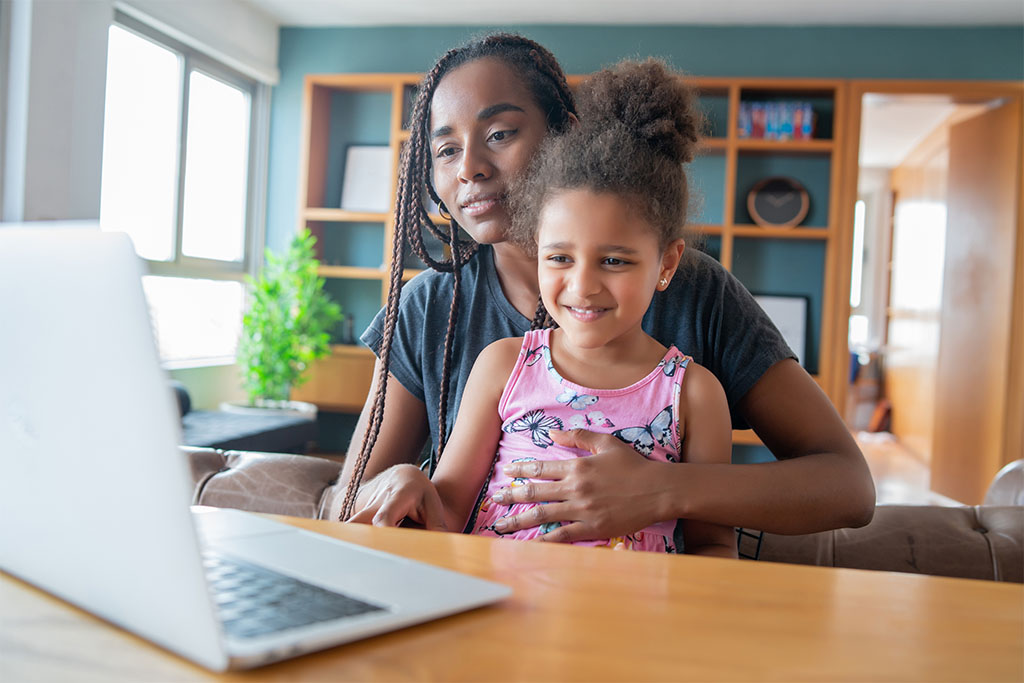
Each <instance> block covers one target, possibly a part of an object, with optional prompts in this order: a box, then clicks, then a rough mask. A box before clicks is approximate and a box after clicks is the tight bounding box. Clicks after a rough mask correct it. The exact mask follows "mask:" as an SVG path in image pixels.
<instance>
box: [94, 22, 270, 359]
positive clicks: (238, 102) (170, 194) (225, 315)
mask: <svg viewBox="0 0 1024 683" xmlns="http://www.w3.org/2000/svg"><path fill="white" fill-rule="evenodd" d="M115 21H116V23H114V24H113V25H111V27H110V32H109V43H108V51H107V86H106V110H105V119H104V130H103V172H102V186H101V196H100V226H101V228H102V229H103V230H115V231H122V232H126V233H127V234H128V235H129V236H130V237H131V238H132V241H133V242H134V244H135V249H136V252H137V253H138V254H139V256H140V257H142V258H143V259H145V260H146V262H147V264H148V269H149V275H147V276H146V277H144V278H143V286H144V288H145V291H146V297H147V299H148V301H149V306H150V312H151V314H152V316H153V323H154V331H155V333H156V337H157V343H158V346H159V348H160V356H161V358H162V360H163V361H164V362H165V363H174V364H180V363H198V362H211V361H214V362H215V361H221V362H223V361H227V360H232V359H233V358H234V355H235V348H236V345H237V341H238V333H239V329H240V325H241V318H242V308H243V306H244V299H245V295H244V285H243V279H244V276H245V274H246V273H249V272H252V270H253V268H254V261H255V260H256V259H255V257H256V256H257V255H258V254H259V247H258V245H259V243H260V241H261V240H262V233H261V231H260V230H257V229H256V227H255V226H256V224H257V222H258V221H257V216H256V215H255V214H256V213H257V212H256V210H255V208H254V207H256V206H257V200H256V195H257V194H259V193H258V192H256V191H255V189H254V187H253V183H252V182H250V180H251V179H252V178H254V177H257V175H258V174H256V173H255V172H254V166H255V163H256V162H255V159H257V158H259V157H260V156H261V155H259V154H256V147H257V144H258V143H257V141H258V140H260V139H261V136H259V135H255V134H254V131H255V129H256V128H257V127H258V126H257V124H256V120H257V118H258V116H257V114H258V112H259V111H260V109H261V98H264V99H265V97H266V94H265V91H264V86H262V85H259V84H257V83H256V82H255V81H253V80H252V79H249V78H247V77H245V76H243V75H241V74H239V73H237V72H235V71H233V70H231V69H229V68H228V67H226V66H224V65H222V64H219V63H218V62H216V61H214V60H212V59H211V58H209V57H207V56H205V55H203V54H202V53H199V52H198V51H196V50H194V49H192V48H190V47H188V46H185V45H182V44H180V43H178V42H176V41H175V40H173V39H171V38H169V37H167V36H164V35H162V34H160V33H158V32H156V31H155V30H154V29H152V28H150V27H148V26H146V25H145V24H142V23H140V22H138V21H136V20H134V19H132V18H130V17H127V16H124V15H122V14H120V13H118V14H117V16H116V18H115Z"/></svg>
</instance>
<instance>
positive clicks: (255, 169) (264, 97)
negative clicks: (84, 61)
mask: <svg viewBox="0 0 1024 683" xmlns="http://www.w3.org/2000/svg"><path fill="white" fill-rule="evenodd" d="M112 25H114V26H117V27H118V28H121V29H124V30H127V31H130V32H132V33H135V34H136V35H138V36H140V37H142V38H144V39H146V40H149V41H152V42H154V43H156V44H157V45H160V46H161V47H164V48H166V49H168V50H171V51H172V52H174V53H175V54H177V56H178V70H179V74H180V77H181V81H180V84H179V90H178V112H177V115H178V155H177V159H176V166H177V167H176V169H175V174H176V189H175V204H174V221H173V229H174V235H173V239H174V254H173V257H172V259H171V260H169V261H159V260H156V261H154V260H149V259H144V262H145V263H146V266H147V270H148V273H147V274H149V275H157V276H162V277H183V278H191V279H204V280H235V281H238V282H242V281H244V279H245V276H246V275H251V276H255V275H256V273H257V271H258V269H259V266H260V264H261V263H262V255H263V248H262V245H263V241H264V239H265V230H264V227H263V224H264V220H263V219H264V215H265V210H264V208H263V206H264V204H265V199H266V166H267V148H268V144H269V142H268V138H269V99H270V98H269V87H268V86H267V85H265V84H263V83H260V82H259V81H257V80H255V79H253V78H252V77H250V76H246V75H244V74H242V73H241V72H239V71H236V70H235V69H232V68H231V67H229V66H227V65H225V64H223V63H221V62H219V61H217V60H215V59H213V58H212V57H210V56H208V55H206V54H204V53H203V52H201V51H199V50H197V49H195V48H193V47H190V46H188V45H186V44H184V43H182V42H180V41H178V40H175V39H174V38H172V37H170V36H168V35H166V34H165V33H162V32H161V31H159V30H157V29H155V28H153V27H152V26H149V25H147V24H146V23H144V22H142V21H140V20H138V19H135V18H134V17H131V16H128V15H127V14H125V13H123V12H121V11H116V12H115V13H114V21H113V22H112ZM193 71H196V72H199V73H201V74H203V75H204V76H208V77H210V78H213V79H215V80H218V81H221V82H223V83H226V84H228V85H230V86H232V87H235V88H238V89H239V90H241V91H243V92H244V93H246V94H247V95H248V98H249V121H248V128H249V130H248V136H247V137H248V163H247V165H246V174H247V178H246V191H245V220H244V233H245V234H244V244H243V249H242V260H241V261H220V260H216V259H206V258H199V257H195V256H187V255H185V254H184V253H182V237H183V219H184V202H185V165H186V162H187V155H188V144H187V143H188V104H189V94H190V93H189V89H190V83H189V80H190V79H189V76H190V74H191V73H192V72H193Z"/></svg>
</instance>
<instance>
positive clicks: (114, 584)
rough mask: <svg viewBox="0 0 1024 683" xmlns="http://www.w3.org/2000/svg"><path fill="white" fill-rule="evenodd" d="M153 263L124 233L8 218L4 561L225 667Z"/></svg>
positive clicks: (0, 443)
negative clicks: (165, 363) (156, 336)
mask: <svg viewBox="0 0 1024 683" xmlns="http://www.w3.org/2000/svg"><path fill="white" fill-rule="evenodd" d="M141 274H142V270H141V265H140V262H139V259H138V258H137V257H136V256H135V252H134V250H133V249H132V245H131V242H130V241H129V239H128V238H127V237H126V236H125V235H123V234H120V233H102V232H100V231H99V230H97V229H81V228H79V229H71V228H65V229H61V228H59V227H52V226H51V227H49V228H42V227H28V226H24V227H18V226H15V227H10V226H4V227H0V321H2V324H3V326H4V329H3V330H2V331H0V472H2V473H3V474H2V476H0V569H2V570H4V571H6V572H9V573H11V574H14V575H16V576H19V577H21V578H23V579H25V580H27V581H28V582H30V583H33V584H35V585H38V586H39V587H41V588H43V589H45V590H46V591H48V592H51V593H53V594H55V595H58V596H60V597H62V598H64V599H66V600H68V601H69V602H73V603H75V604H77V605H79V606H81V607H83V608H84V609H86V610H88V611H90V612H93V613H94V614H97V615H99V616H101V617H103V618H105V619H107V620H109V621H111V622H113V623H116V624H118V625H120V626H123V627H124V628H126V629H128V630H131V631H134V632H136V633H138V634H140V635H142V636H144V637H146V638H148V639H150V640H152V641H154V642H156V643H158V644H160V645H162V646H164V647H166V648H167V649H169V650H172V651H175V652H178V653H180V654H182V655H184V656H186V657H188V658H190V659H193V660H195V661H197V662H199V663H201V664H203V665H204V666H207V667H209V668H211V669H215V670H219V669H223V668H225V666H226V663H227V657H226V655H225V653H224V651H223V646H222V643H221V636H220V631H219V627H218V625H217V623H216V622H215V620H214V613H213V609H212V607H211V604H210V600H209V598H208V596H207V591H206V585H205V581H204V578H203V574H202V567H201V563H200V561H199V550H198V546H197V541H196V537H195V532H194V530H193V526H192V522H191V517H190V513H189V510H188V507H187V505H186V501H188V499H189V476H188V473H187V471H186V467H187V465H186V462H185V459H184V458H182V457H181V455H180V453H179V452H178V450H177V447H176V444H177V443H178V434H177V427H176V425H177V414H176V411H175V409H174V406H173V402H172V398H171V394H170V391H169V389H168V386H167V382H166V379H165V377H164V376H163V373H162V371H161V370H160V367H159V362H158V357H157V352H156V348H155V344H154V341H153V335H152V332H151V329H150V324H149V316H148V312H147V309H146V303H145V299H144V297H143V293H142V287H141V279H140V278H141ZM127 472H131V476H130V481H131V483H130V484H129V483H128V481H127V479H128V477H126V473H127Z"/></svg>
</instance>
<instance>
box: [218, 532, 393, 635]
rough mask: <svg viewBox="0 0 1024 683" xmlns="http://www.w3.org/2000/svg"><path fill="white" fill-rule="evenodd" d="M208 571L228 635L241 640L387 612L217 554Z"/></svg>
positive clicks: (375, 606)
mask: <svg viewBox="0 0 1024 683" xmlns="http://www.w3.org/2000/svg"><path fill="white" fill-rule="evenodd" d="M203 566H204V567H205V569H206V578H207V581H208V582H209V584H210V587H211V588H212V589H213V595H214V600H215V601H216V603H217V611H218V612H219V614H220V618H221V621H222V622H223V624H224V630H225V631H226V632H227V633H228V635H230V636H233V637H235V638H252V637H255V636H261V635H265V634H267V633H274V632H277V631H284V630H286V629H290V628H297V627H299V626H306V625H309V624H316V623H319V622H323V621H333V620H335V619H340V618H344V617H354V616H357V615H359V614H366V613H368V612H379V611H383V610H384V609H385V608H383V607H380V606H378V605H372V604H370V603H367V602H363V601H362V600H357V599H355V598H352V597H349V596H347V595H343V594H341V593H336V592H334V591H329V590H326V589H324V588H320V587H318V586H314V585H312V584H309V583H306V582H305V581H301V580H299V579H296V578H293V577H290V576H285V575H284V574H279V573H277V572H275V571H273V570H270V569H266V568H264V567H259V566H257V565H254V564H250V563H248V562H245V561H243V560H239V559H237V558H234V557H228V556H226V555H221V554H219V553H215V552H212V551H206V552H204V553H203Z"/></svg>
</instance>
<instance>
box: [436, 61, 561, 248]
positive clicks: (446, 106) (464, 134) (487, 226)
mask: <svg viewBox="0 0 1024 683" xmlns="http://www.w3.org/2000/svg"><path fill="white" fill-rule="evenodd" d="M546 134H547V119H546V118H545V116H544V113H543V112H542V111H541V110H540V107H538V106H537V103H536V101H535V100H534V97H533V94H532V93H531V92H530V90H529V89H528V88H527V87H526V85H525V84H524V83H523V81H522V79H521V78H520V77H519V76H518V75H517V74H516V72H515V71H513V70H512V69H511V68H509V67H508V66H507V65H506V64H505V63H504V62H502V61H501V60H499V59H495V58H490V57H487V58H482V59H477V60H475V61H472V62H469V63H467V64H463V65H462V66H460V67H458V68H457V69H455V70H454V71H451V72H450V73H448V74H447V75H446V76H445V77H444V78H443V79H442V80H441V82H440V83H439V84H438V85H437V89H436V90H435V91H434V97H433V98H432V99H431V103H430V127H429V136H430V140H429V144H430V152H431V158H432V173H433V182H434V189H435V190H436V191H437V194H438V196H439V197H440V198H441V200H442V201H443V202H444V204H445V206H446V207H447V208H448V211H449V212H450V213H451V215H452V217H453V218H455V220H456V221H458V223H459V225H461V226H462V227H463V228H464V229H465V230H466V232H468V233H469V235H470V236H471V237H472V238H473V239H474V240H476V241H477V242H479V243H481V244H495V243H498V242H503V241H504V240H505V234H506V231H507V230H508V226H509V222H510V220H509V213H508V208H507V207H506V204H505V196H506V192H507V188H508V184H509V181H510V180H511V179H512V178H513V177H515V176H516V175H517V174H519V173H521V172H522V171H523V170H525V169H526V167H527V165H528V164H529V163H530V159H532V158H533V155H534V152H536V151H537V148H538V147H539V146H540V143H541V140H543V139H544V136H545V135H546Z"/></svg>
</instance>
